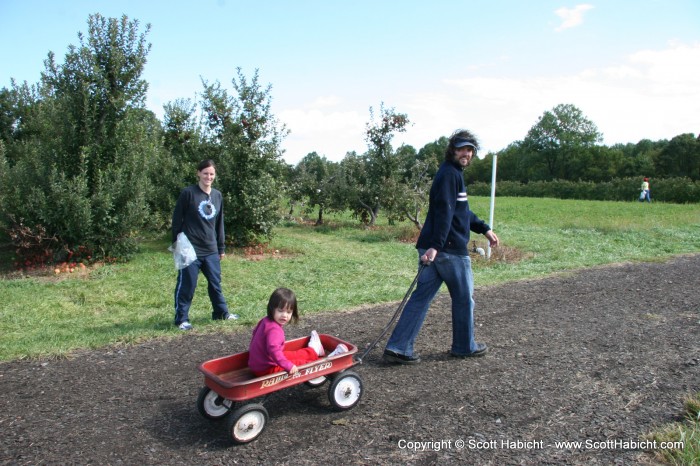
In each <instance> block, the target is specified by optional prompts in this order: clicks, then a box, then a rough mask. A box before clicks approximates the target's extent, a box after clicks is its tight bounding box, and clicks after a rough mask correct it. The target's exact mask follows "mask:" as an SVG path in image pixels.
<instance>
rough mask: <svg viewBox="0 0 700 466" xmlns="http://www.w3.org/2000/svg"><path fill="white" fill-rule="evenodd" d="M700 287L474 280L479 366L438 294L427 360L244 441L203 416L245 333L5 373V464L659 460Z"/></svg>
mask: <svg viewBox="0 0 700 466" xmlns="http://www.w3.org/2000/svg"><path fill="white" fill-rule="evenodd" d="M699 284H700V255H697V254H696V255H687V256H680V257H675V258H673V259H671V260H669V261H668V262H663V263H625V264H617V265H612V266H606V267H597V268H592V269H586V270H582V271H578V272H574V273H567V274H561V275H558V276H554V277H550V278H544V279H539V280H524V281H519V282H515V283H509V284H506V285H499V286H490V287H479V286H478V283H477V291H476V295H475V299H476V303H477V309H476V324H477V339H478V341H483V342H486V343H487V344H488V345H489V347H490V352H489V354H488V355H487V356H486V357H484V358H475V359H467V360H455V359H451V358H449V357H448V356H447V354H446V351H447V349H448V347H449V342H450V338H451V337H450V335H451V327H450V311H449V305H450V300H449V296H446V295H440V296H439V297H438V298H437V299H436V301H435V302H434V304H433V307H432V309H431V311H430V313H429V315H428V318H427V320H426V323H425V326H424V327H423V330H422V332H421V335H420V337H419V339H418V342H417V348H418V351H420V353H421V356H422V362H421V363H420V364H418V365H416V366H410V367H407V366H397V365H389V364H385V363H384V362H383V361H382V360H381V349H382V346H381V345H380V346H379V347H378V348H376V349H375V350H374V351H373V352H372V353H371V354H370V355H369V356H368V357H367V358H366V359H365V361H364V362H363V364H361V365H359V366H356V367H355V368H353V370H355V371H356V372H357V373H358V374H359V375H360V376H361V377H362V380H363V383H364V392H363V395H362V399H361V400H360V403H359V404H358V405H357V406H356V407H354V408H353V409H351V410H348V411H343V412H337V411H334V410H332V408H331V405H330V402H329V400H328V396H327V387H328V385H324V386H323V387H320V388H310V387H307V386H305V385H301V386H297V387H292V388H290V389H287V390H283V391H280V392H277V393H276V394H275V395H273V396H272V397H270V398H268V399H267V400H266V401H265V406H266V408H267V409H268V411H269V413H270V420H269V423H268V425H267V428H266V430H265V431H264V432H263V433H262V435H261V436H260V437H259V438H258V439H257V440H256V441H254V442H252V443H250V444H247V445H240V446H235V445H232V444H231V442H230V440H229V438H228V437H227V433H226V429H225V424H226V423H225V422H216V421H210V420H207V419H204V418H203V417H201V416H200V415H199V413H198V412H197V409H196V406H195V405H196V398H197V395H198V392H199V390H200V388H201V387H202V386H203V381H202V376H201V374H200V373H199V372H198V370H197V367H198V365H199V364H200V363H201V362H203V361H206V360H209V359H212V358H215V357H219V356H224V355H227V354H231V353H236V352H240V351H245V350H246V349H247V344H248V341H249V332H250V330H249V329H248V328H245V329H241V330H240V331H237V332H234V333H232V334H214V335H211V334H209V335H203V334H198V333H197V331H196V330H195V331H192V332H188V333H186V334H182V335H181V336H178V337H177V338H175V339H172V340H157V341H149V342H146V343H143V344H139V345H134V346H128V347H113V348H106V349H103V350H99V351H84V352H78V353H75V355H74V356H73V357H71V358H68V359H60V360H30V361H16V362H10V363H2V364H0V392H1V393H2V395H1V396H0V431H1V432H2V435H0V463H2V464H99V465H107V464H139V465H142V464H159V465H160V464H168V465H170V464H172V465H176V464H266V465H267V464H290V465H291V464H294V465H297V464H341V463H342V464H480V465H489V464H493V465H504V464H514V465H521V464H525V465H527V464H605V465H608V464H640V463H642V464H644V463H647V464H654V463H655V462H656V459H655V456H654V451H648V450H645V449H644V448H639V447H638V446H635V445H634V443H633V442H641V441H642V436H643V435H644V434H646V433H648V432H650V431H651V430H653V429H654V428H656V427H658V426H661V425H664V424H666V423H671V422H674V421H678V420H681V416H682V413H683V407H682V402H683V397H684V396H685V395H688V394H691V393H697V392H698V391H700V291H699ZM407 287H408V284H407ZM396 305H397V303H392V304H388V305H380V306H372V307H367V308H362V309H356V310H352V311H347V312H341V313H320V314H314V315H308V316H305V317H304V318H303V319H302V321H301V323H300V324H299V325H298V326H296V327H293V328H291V329H290V330H289V331H288V338H290V339H291V338H296V337H299V336H304V335H307V334H308V332H309V330H310V329H318V330H319V331H320V332H321V333H327V334H332V335H337V336H338V337H340V338H342V339H344V340H347V341H350V342H352V343H354V344H356V345H357V346H359V347H361V348H362V347H364V346H365V345H367V344H369V343H370V342H371V341H372V340H374V338H376V336H378V335H379V333H380V332H381V330H382V328H383V327H384V325H385V324H386V322H387V321H388V320H389V318H390V317H391V315H392V314H393V312H394V310H395V308H396ZM566 441H569V442H573V441H581V442H584V444H583V445H582V446H581V447H580V448H575V447H572V446H568V447H567V446H561V445H557V443H556V442H566ZM421 442H423V443H421ZM518 442H520V443H518ZM586 442H587V443H586ZM462 445H463V447H462ZM410 447H418V448H419V449H421V448H422V449H423V451H414V450H413V449H411V448H410Z"/></svg>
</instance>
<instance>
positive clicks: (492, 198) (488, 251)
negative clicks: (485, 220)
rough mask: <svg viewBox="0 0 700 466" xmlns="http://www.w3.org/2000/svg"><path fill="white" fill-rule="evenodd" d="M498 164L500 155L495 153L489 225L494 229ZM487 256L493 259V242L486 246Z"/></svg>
mask: <svg viewBox="0 0 700 466" xmlns="http://www.w3.org/2000/svg"><path fill="white" fill-rule="evenodd" d="M496 165H498V155H496V154H493V165H492V169H491V211H490V212H489V225H490V226H491V229H493V209H494V206H495V203H496ZM486 258H487V259H491V243H489V244H488V246H487V248H486Z"/></svg>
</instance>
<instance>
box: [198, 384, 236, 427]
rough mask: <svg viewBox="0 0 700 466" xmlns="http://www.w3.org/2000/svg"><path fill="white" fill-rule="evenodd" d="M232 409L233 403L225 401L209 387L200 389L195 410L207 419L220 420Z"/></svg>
mask: <svg viewBox="0 0 700 466" xmlns="http://www.w3.org/2000/svg"><path fill="white" fill-rule="evenodd" d="M232 407H233V401H231V400H227V399H226V398H224V397H222V396H221V395H219V394H218V393H216V392H215V391H214V390H212V389H211V388H209V387H202V389H201V390H200V391H199V396H198V397H197V410H198V411H199V414H201V415H202V416H204V417H205V418H207V419H212V420H216V419H221V418H223V417H224V416H226V415H227V414H228V413H229V412H230V411H231V408H232Z"/></svg>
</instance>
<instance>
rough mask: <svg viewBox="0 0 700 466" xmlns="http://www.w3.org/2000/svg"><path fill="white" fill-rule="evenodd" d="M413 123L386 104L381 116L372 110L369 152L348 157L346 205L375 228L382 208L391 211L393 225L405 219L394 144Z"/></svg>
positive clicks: (345, 172) (344, 171)
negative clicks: (395, 138) (396, 137)
mask: <svg viewBox="0 0 700 466" xmlns="http://www.w3.org/2000/svg"><path fill="white" fill-rule="evenodd" d="M409 123H410V122H409V120H408V117H407V116H406V115H405V114H402V113H397V112H396V111H395V110H394V109H393V108H385V107H384V104H382V105H381V106H380V109H379V114H378V115H375V113H374V110H373V109H372V108H371V107H370V121H369V122H368V123H367V125H366V130H365V139H366V141H367V145H368V151H367V152H366V153H365V154H364V155H363V156H361V157H358V156H357V155H353V156H350V155H348V156H346V158H345V159H344V160H343V162H345V163H344V164H343V165H344V167H343V170H342V172H343V176H344V177H345V182H346V183H345V186H346V187H347V189H346V190H345V191H344V192H345V199H346V205H347V207H348V208H349V209H350V210H352V212H353V213H354V214H355V215H356V216H358V217H360V218H361V219H362V221H363V222H365V223H367V224H369V225H374V223H375V222H376V220H377V216H378V215H379V211H380V209H382V208H385V209H386V210H387V212H388V215H389V220H390V221H391V220H394V219H396V218H398V217H399V216H400V215H401V212H402V208H401V198H400V196H401V193H400V192H399V191H398V190H397V187H398V184H399V183H400V175H399V170H398V169H399V163H400V157H398V156H397V154H396V152H395V151H394V149H393V147H392V146H391V140H392V139H393V138H394V136H395V134H396V133H401V132H404V131H406V128H407V127H408V125H409Z"/></svg>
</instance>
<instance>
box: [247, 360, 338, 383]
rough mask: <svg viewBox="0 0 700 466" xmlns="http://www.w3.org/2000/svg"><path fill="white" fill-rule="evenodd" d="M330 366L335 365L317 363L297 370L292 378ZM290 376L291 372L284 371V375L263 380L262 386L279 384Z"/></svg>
mask: <svg viewBox="0 0 700 466" xmlns="http://www.w3.org/2000/svg"><path fill="white" fill-rule="evenodd" d="M330 367H333V363H332V362H324V363H323V364H317V365H315V366H313V367H309V368H307V369H304V370H303V371H300V372H297V373H296V374H294V375H293V376H292V378H294V379H296V378H298V377H304V376H307V375H311V374H315V373H316V372H319V371H322V370H326V369H328V368H330ZM288 378H289V374H287V373H284V374H282V375H278V376H277V377H273V378H271V379H267V380H263V382H262V383H261V384H260V388H266V387H272V386H273V385H277V384H278V383H281V382H284V381H285V380H287V379H288Z"/></svg>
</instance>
